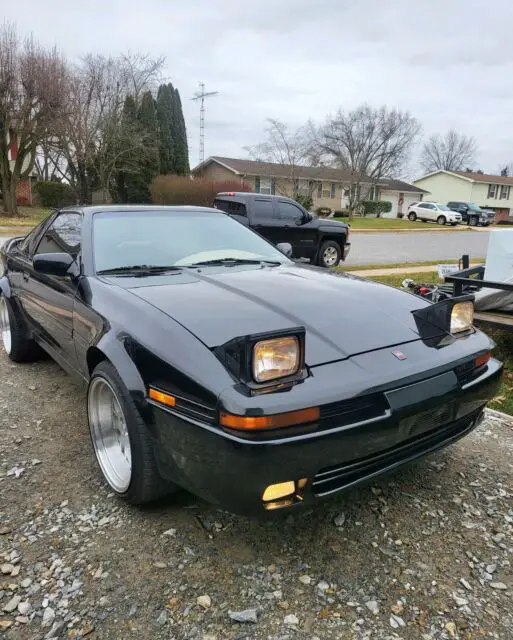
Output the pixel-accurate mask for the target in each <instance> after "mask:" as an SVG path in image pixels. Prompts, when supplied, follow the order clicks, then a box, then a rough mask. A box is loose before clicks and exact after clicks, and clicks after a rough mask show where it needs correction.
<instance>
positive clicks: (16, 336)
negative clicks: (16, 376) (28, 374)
mask: <svg viewBox="0 0 513 640" xmlns="http://www.w3.org/2000/svg"><path fill="white" fill-rule="evenodd" d="M0 332H1V334H2V344H3V347H4V349H5V352H6V354H7V355H8V356H9V358H10V359H11V360H12V361H13V362H31V361H32V360H37V358H38V357H39V356H40V355H41V350H40V349H39V347H38V346H37V344H36V343H35V342H34V341H33V340H32V339H31V338H30V337H29V335H28V333H27V329H26V327H25V323H24V322H23V320H22V319H21V318H20V317H19V316H18V315H17V314H16V312H15V310H14V307H13V305H12V303H11V302H10V300H8V299H7V298H6V297H5V296H0Z"/></svg>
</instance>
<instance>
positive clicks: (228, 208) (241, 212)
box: [214, 200, 248, 216]
mask: <svg viewBox="0 0 513 640" xmlns="http://www.w3.org/2000/svg"><path fill="white" fill-rule="evenodd" d="M214 207H215V208H216V209H219V210H220V211H224V212H225V213H231V214H232V215H236V216H247V215H248V214H247V212H246V205H245V204H244V203H243V202H233V201H231V200H215V201H214Z"/></svg>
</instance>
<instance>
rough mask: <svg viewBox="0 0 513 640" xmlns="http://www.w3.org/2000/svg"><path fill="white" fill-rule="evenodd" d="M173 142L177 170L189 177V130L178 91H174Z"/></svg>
mask: <svg viewBox="0 0 513 640" xmlns="http://www.w3.org/2000/svg"><path fill="white" fill-rule="evenodd" d="M173 140H174V144H175V170H176V173H177V174H178V175H180V176H188V175H189V173H190V167H189V146H188V144H187V130H186V128H185V119H184V117H183V111H182V101H181V100H180V93H179V91H178V89H175V90H174V110H173Z"/></svg>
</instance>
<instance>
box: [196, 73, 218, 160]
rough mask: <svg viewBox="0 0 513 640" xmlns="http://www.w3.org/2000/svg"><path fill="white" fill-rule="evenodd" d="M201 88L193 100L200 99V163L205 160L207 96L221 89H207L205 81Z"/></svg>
mask: <svg viewBox="0 0 513 640" xmlns="http://www.w3.org/2000/svg"><path fill="white" fill-rule="evenodd" d="M199 86H200V90H199V91H196V93H195V94H194V96H193V97H192V98H191V100H199V101H200V144H199V161H200V164H201V163H202V162H203V160H205V98H211V97H212V96H216V95H217V94H218V93H219V91H209V92H206V91H205V83H204V82H200V83H199Z"/></svg>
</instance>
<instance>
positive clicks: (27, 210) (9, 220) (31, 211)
mask: <svg viewBox="0 0 513 640" xmlns="http://www.w3.org/2000/svg"><path fill="white" fill-rule="evenodd" d="M18 210H19V213H20V216H19V217H16V218H13V217H12V216H9V215H8V214H6V213H4V212H3V211H0V227H10V228H14V227H35V226H36V224H39V223H40V222H41V220H43V219H44V218H46V216H48V215H50V213H51V212H52V210H51V209H44V208H43V207H18Z"/></svg>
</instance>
